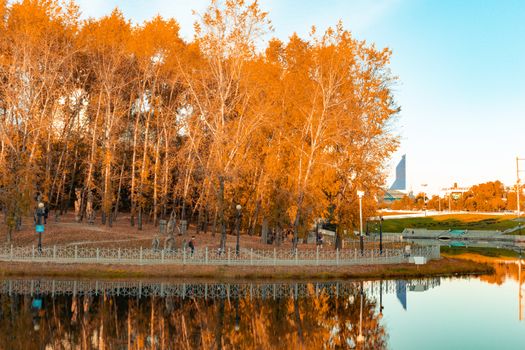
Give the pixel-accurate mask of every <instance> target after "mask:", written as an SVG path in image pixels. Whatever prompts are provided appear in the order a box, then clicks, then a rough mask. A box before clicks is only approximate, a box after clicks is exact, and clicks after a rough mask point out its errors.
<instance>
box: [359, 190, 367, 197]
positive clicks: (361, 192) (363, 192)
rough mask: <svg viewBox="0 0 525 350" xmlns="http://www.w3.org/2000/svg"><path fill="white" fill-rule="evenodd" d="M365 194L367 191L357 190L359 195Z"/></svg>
mask: <svg viewBox="0 0 525 350" xmlns="http://www.w3.org/2000/svg"><path fill="white" fill-rule="evenodd" d="M364 195H365V191H361V190H357V196H358V197H359V198H363V196H364Z"/></svg>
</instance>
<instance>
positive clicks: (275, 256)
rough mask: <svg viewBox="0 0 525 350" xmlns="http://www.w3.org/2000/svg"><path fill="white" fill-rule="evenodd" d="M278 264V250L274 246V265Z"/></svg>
mask: <svg viewBox="0 0 525 350" xmlns="http://www.w3.org/2000/svg"><path fill="white" fill-rule="evenodd" d="M275 265H277V250H276V249H275V248H273V266H275Z"/></svg>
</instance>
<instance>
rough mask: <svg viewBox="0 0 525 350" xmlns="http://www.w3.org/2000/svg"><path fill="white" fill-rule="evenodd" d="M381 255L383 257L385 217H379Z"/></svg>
mask: <svg viewBox="0 0 525 350" xmlns="http://www.w3.org/2000/svg"><path fill="white" fill-rule="evenodd" d="M379 255H383V217H382V216H380V217H379Z"/></svg>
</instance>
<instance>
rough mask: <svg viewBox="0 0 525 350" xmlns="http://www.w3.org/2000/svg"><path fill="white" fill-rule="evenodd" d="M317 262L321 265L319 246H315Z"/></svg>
mask: <svg viewBox="0 0 525 350" xmlns="http://www.w3.org/2000/svg"><path fill="white" fill-rule="evenodd" d="M315 263H316V264H317V265H318V266H319V246H317V247H316V248H315Z"/></svg>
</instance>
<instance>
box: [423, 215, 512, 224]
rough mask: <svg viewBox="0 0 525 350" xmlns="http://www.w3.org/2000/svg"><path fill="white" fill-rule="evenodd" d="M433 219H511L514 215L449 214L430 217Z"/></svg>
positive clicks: (462, 220) (470, 220)
mask: <svg viewBox="0 0 525 350" xmlns="http://www.w3.org/2000/svg"><path fill="white" fill-rule="evenodd" d="M431 218H432V219H433V220H435V221H448V220H457V221H461V222H465V223H469V222H478V221H483V220H496V221H504V220H513V219H515V218H516V215H487V214H449V215H436V216H432V217H431Z"/></svg>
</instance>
